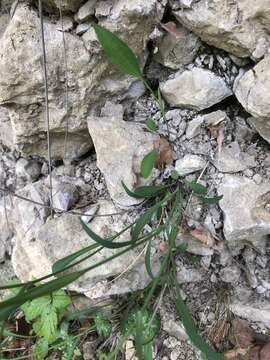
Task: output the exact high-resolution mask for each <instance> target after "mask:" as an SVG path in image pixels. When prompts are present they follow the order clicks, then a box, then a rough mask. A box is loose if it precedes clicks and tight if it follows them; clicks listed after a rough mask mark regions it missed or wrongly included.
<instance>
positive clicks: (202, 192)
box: [187, 181, 208, 195]
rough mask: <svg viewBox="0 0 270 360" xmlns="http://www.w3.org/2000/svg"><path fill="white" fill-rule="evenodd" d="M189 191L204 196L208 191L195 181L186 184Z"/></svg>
mask: <svg viewBox="0 0 270 360" xmlns="http://www.w3.org/2000/svg"><path fill="white" fill-rule="evenodd" d="M187 185H188V188H189V190H192V191H194V192H195V193H196V194H199V195H206V194H207V192H208V190H207V188H206V187H205V186H203V185H201V184H199V183H197V182H196V181H190V182H189V183H188V184H187Z"/></svg>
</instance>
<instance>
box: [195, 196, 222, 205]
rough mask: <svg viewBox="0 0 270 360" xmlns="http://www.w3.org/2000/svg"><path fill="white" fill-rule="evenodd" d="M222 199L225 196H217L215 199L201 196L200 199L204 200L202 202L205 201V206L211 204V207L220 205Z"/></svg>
mask: <svg viewBox="0 0 270 360" xmlns="http://www.w3.org/2000/svg"><path fill="white" fill-rule="evenodd" d="M222 198H223V195H220V196H215V197H212V198H207V197H202V196H200V199H202V201H203V202H204V203H205V204H209V205H215V204H218V203H219V201H220V200H221V199H222Z"/></svg>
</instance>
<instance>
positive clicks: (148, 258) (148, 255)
mask: <svg viewBox="0 0 270 360" xmlns="http://www.w3.org/2000/svg"><path fill="white" fill-rule="evenodd" d="M145 268H146V271H147V273H148V275H149V277H150V278H151V279H152V280H154V275H153V272H152V267H151V240H149V241H148V245H147V249H146V254H145Z"/></svg>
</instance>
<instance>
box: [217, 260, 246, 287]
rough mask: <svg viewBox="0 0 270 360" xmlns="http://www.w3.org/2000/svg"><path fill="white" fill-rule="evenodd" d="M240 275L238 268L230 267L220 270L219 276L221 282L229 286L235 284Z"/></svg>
mask: <svg viewBox="0 0 270 360" xmlns="http://www.w3.org/2000/svg"><path fill="white" fill-rule="evenodd" d="M240 275H241V271H240V269H239V267H238V266H236V265H230V266H228V267H226V268H224V269H222V270H221V271H220V273H219V276H220V278H221V280H222V281H224V282H226V283H230V284H236V283H237V281H238V280H239V278H240Z"/></svg>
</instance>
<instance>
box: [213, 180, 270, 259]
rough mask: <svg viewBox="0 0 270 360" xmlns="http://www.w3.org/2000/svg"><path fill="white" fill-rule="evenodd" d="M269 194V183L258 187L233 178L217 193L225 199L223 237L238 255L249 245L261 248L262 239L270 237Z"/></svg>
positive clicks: (223, 202)
mask: <svg viewBox="0 0 270 360" xmlns="http://www.w3.org/2000/svg"><path fill="white" fill-rule="evenodd" d="M269 191H270V185H269V184H267V183H263V184H260V185H256V184H255V183H254V182H253V181H252V180H249V179H247V178H244V177H241V176H233V175H226V176H225V177H224V178H223V182H222V183H221V185H220V186H219V188H218V193H219V195H223V199H222V200H221V201H220V207H221V209H222V211H223V212H224V217H225V219H224V235H225V238H226V240H227V241H228V245H229V246H230V248H231V249H232V250H235V251H236V252H237V251H238V250H239V249H241V248H242V247H243V246H244V244H245V242H246V241H250V242H251V243H253V244H254V245H255V246H259V244H260V242H261V241H262V236H264V235H267V234H269V233H270V212H269V211H268V207H267V204H268V203H269ZM259 247H260V246H259Z"/></svg>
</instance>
